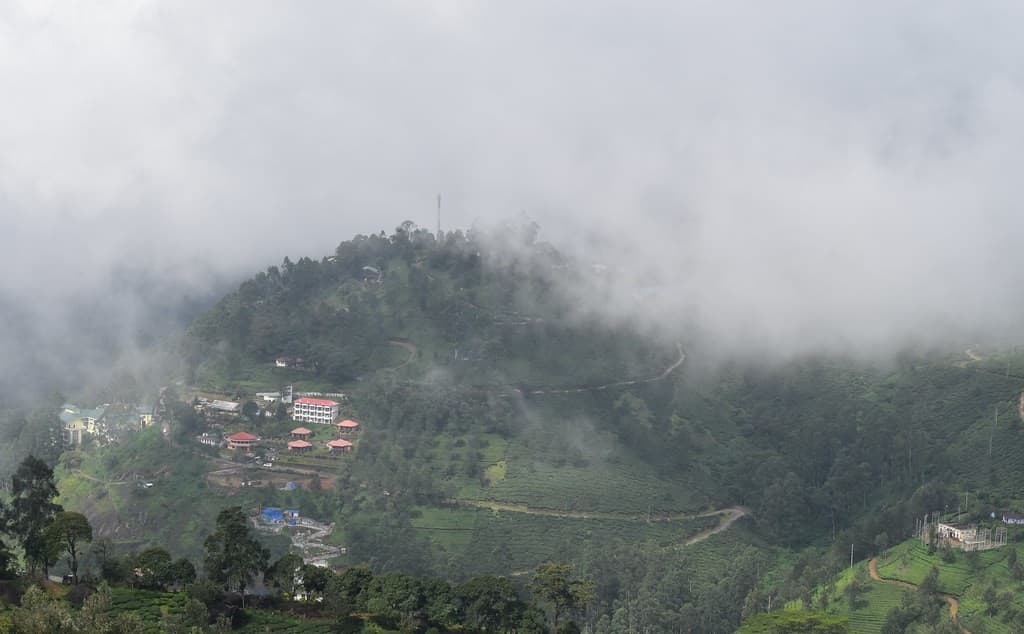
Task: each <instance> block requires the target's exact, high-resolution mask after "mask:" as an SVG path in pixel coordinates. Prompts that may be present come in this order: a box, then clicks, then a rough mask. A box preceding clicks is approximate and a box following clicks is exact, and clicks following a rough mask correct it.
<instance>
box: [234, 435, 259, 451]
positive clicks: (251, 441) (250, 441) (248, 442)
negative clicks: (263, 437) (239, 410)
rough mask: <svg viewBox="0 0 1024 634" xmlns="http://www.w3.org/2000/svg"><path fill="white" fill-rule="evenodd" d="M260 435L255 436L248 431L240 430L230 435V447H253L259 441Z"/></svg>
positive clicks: (246, 448)
mask: <svg viewBox="0 0 1024 634" xmlns="http://www.w3.org/2000/svg"><path fill="white" fill-rule="evenodd" d="M259 439H260V437H259V436H254V435H253V434H250V433H249V432H247V431H240V432H238V433H237V434H231V435H230V436H228V449H245V450H249V449H252V448H253V447H254V446H255V445H256V443H257V442H258V441H259Z"/></svg>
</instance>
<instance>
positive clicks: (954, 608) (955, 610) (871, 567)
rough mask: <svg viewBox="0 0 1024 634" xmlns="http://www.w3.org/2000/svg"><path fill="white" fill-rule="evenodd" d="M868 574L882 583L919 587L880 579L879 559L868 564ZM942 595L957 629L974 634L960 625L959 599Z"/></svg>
mask: <svg viewBox="0 0 1024 634" xmlns="http://www.w3.org/2000/svg"><path fill="white" fill-rule="evenodd" d="M868 574H870V575H871V578H872V579H873V580H874V581H878V582H881V583H891V584H893V585H897V586H900V587H903V588H908V589H910V590H917V586H915V585H914V584H912V583H907V582H906V581H898V580H896V579H886V578H884V577H880V576H879V575H878V557H872V558H871V561H869V562H868ZM940 594H941V595H942V598H943V599H945V600H946V603H948V604H949V618H951V619H953V622H954V623H956V625H957V627H959V628H960V631H961V632H963V633H964V634H972V632H971V631H970V630H969V629H967V628H966V627H964V626H963V625H962V624H961V623H960V619H959V618H958V616H957V615H958V614H959V613H960V601H959V600H957V598H956V597H954V596H953V595H951V594H946V593H944V592H943V593H940Z"/></svg>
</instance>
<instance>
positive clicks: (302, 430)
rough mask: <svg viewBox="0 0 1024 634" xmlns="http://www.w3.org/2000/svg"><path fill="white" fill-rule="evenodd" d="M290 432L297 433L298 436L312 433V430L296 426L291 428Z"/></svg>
mask: <svg viewBox="0 0 1024 634" xmlns="http://www.w3.org/2000/svg"><path fill="white" fill-rule="evenodd" d="M291 433H293V434H297V435H299V436H307V435H309V434H312V433H313V430H311V429H306V428H305V427H296V428H295V429H293V430H292V432H291Z"/></svg>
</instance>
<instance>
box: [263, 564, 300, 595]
mask: <svg viewBox="0 0 1024 634" xmlns="http://www.w3.org/2000/svg"><path fill="white" fill-rule="evenodd" d="M302 565H303V563H302V557H299V556H298V555H296V554H295V553H285V554H284V555H282V556H281V558H280V559H278V560H277V561H275V562H274V564H273V565H272V566H270V568H268V569H267V574H266V575H265V578H266V581H267V582H269V583H271V584H273V586H274V587H275V588H277V589H278V590H280V591H281V592H282V593H284V595H285V596H286V597H287V598H289V599H290V598H292V596H294V595H295V590H296V588H297V587H298V585H299V583H300V580H301V579H302Z"/></svg>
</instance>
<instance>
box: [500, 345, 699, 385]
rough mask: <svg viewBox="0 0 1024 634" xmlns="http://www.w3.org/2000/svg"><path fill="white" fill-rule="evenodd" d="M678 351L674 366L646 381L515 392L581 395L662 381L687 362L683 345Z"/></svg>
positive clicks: (626, 381) (634, 380)
mask: <svg viewBox="0 0 1024 634" xmlns="http://www.w3.org/2000/svg"><path fill="white" fill-rule="evenodd" d="M676 350H677V351H678V352H679V358H678V359H676V360H675V361H674V362H672V365H670V366H668V367H667V368H665V369H664V370H662V371H661V372H660V373H659V374H657V375H656V376H652V377H648V378H646V379H627V380H623V381H615V382H613V383H605V384H603V385H582V386H580V387H575V388H568V389H564V388H563V389H534V390H529V389H528V390H522V389H520V388H515V391H516V392H519V393H520V394H523V393H525V394H531V395H532V394H580V393H582V392H597V391H600V390H607V389H609V388H613V387H624V386H627V385H639V384H642V383H653V382H655V381H660V380H662V379H664V378H666V377H667V376H668V375H670V374H672V372H673V371H674V370H675V369H676V368H678V367H679V366H681V365H683V362H684V361H686V352H685V351H684V350H683V345H682V344H680V343H677V344H676Z"/></svg>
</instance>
